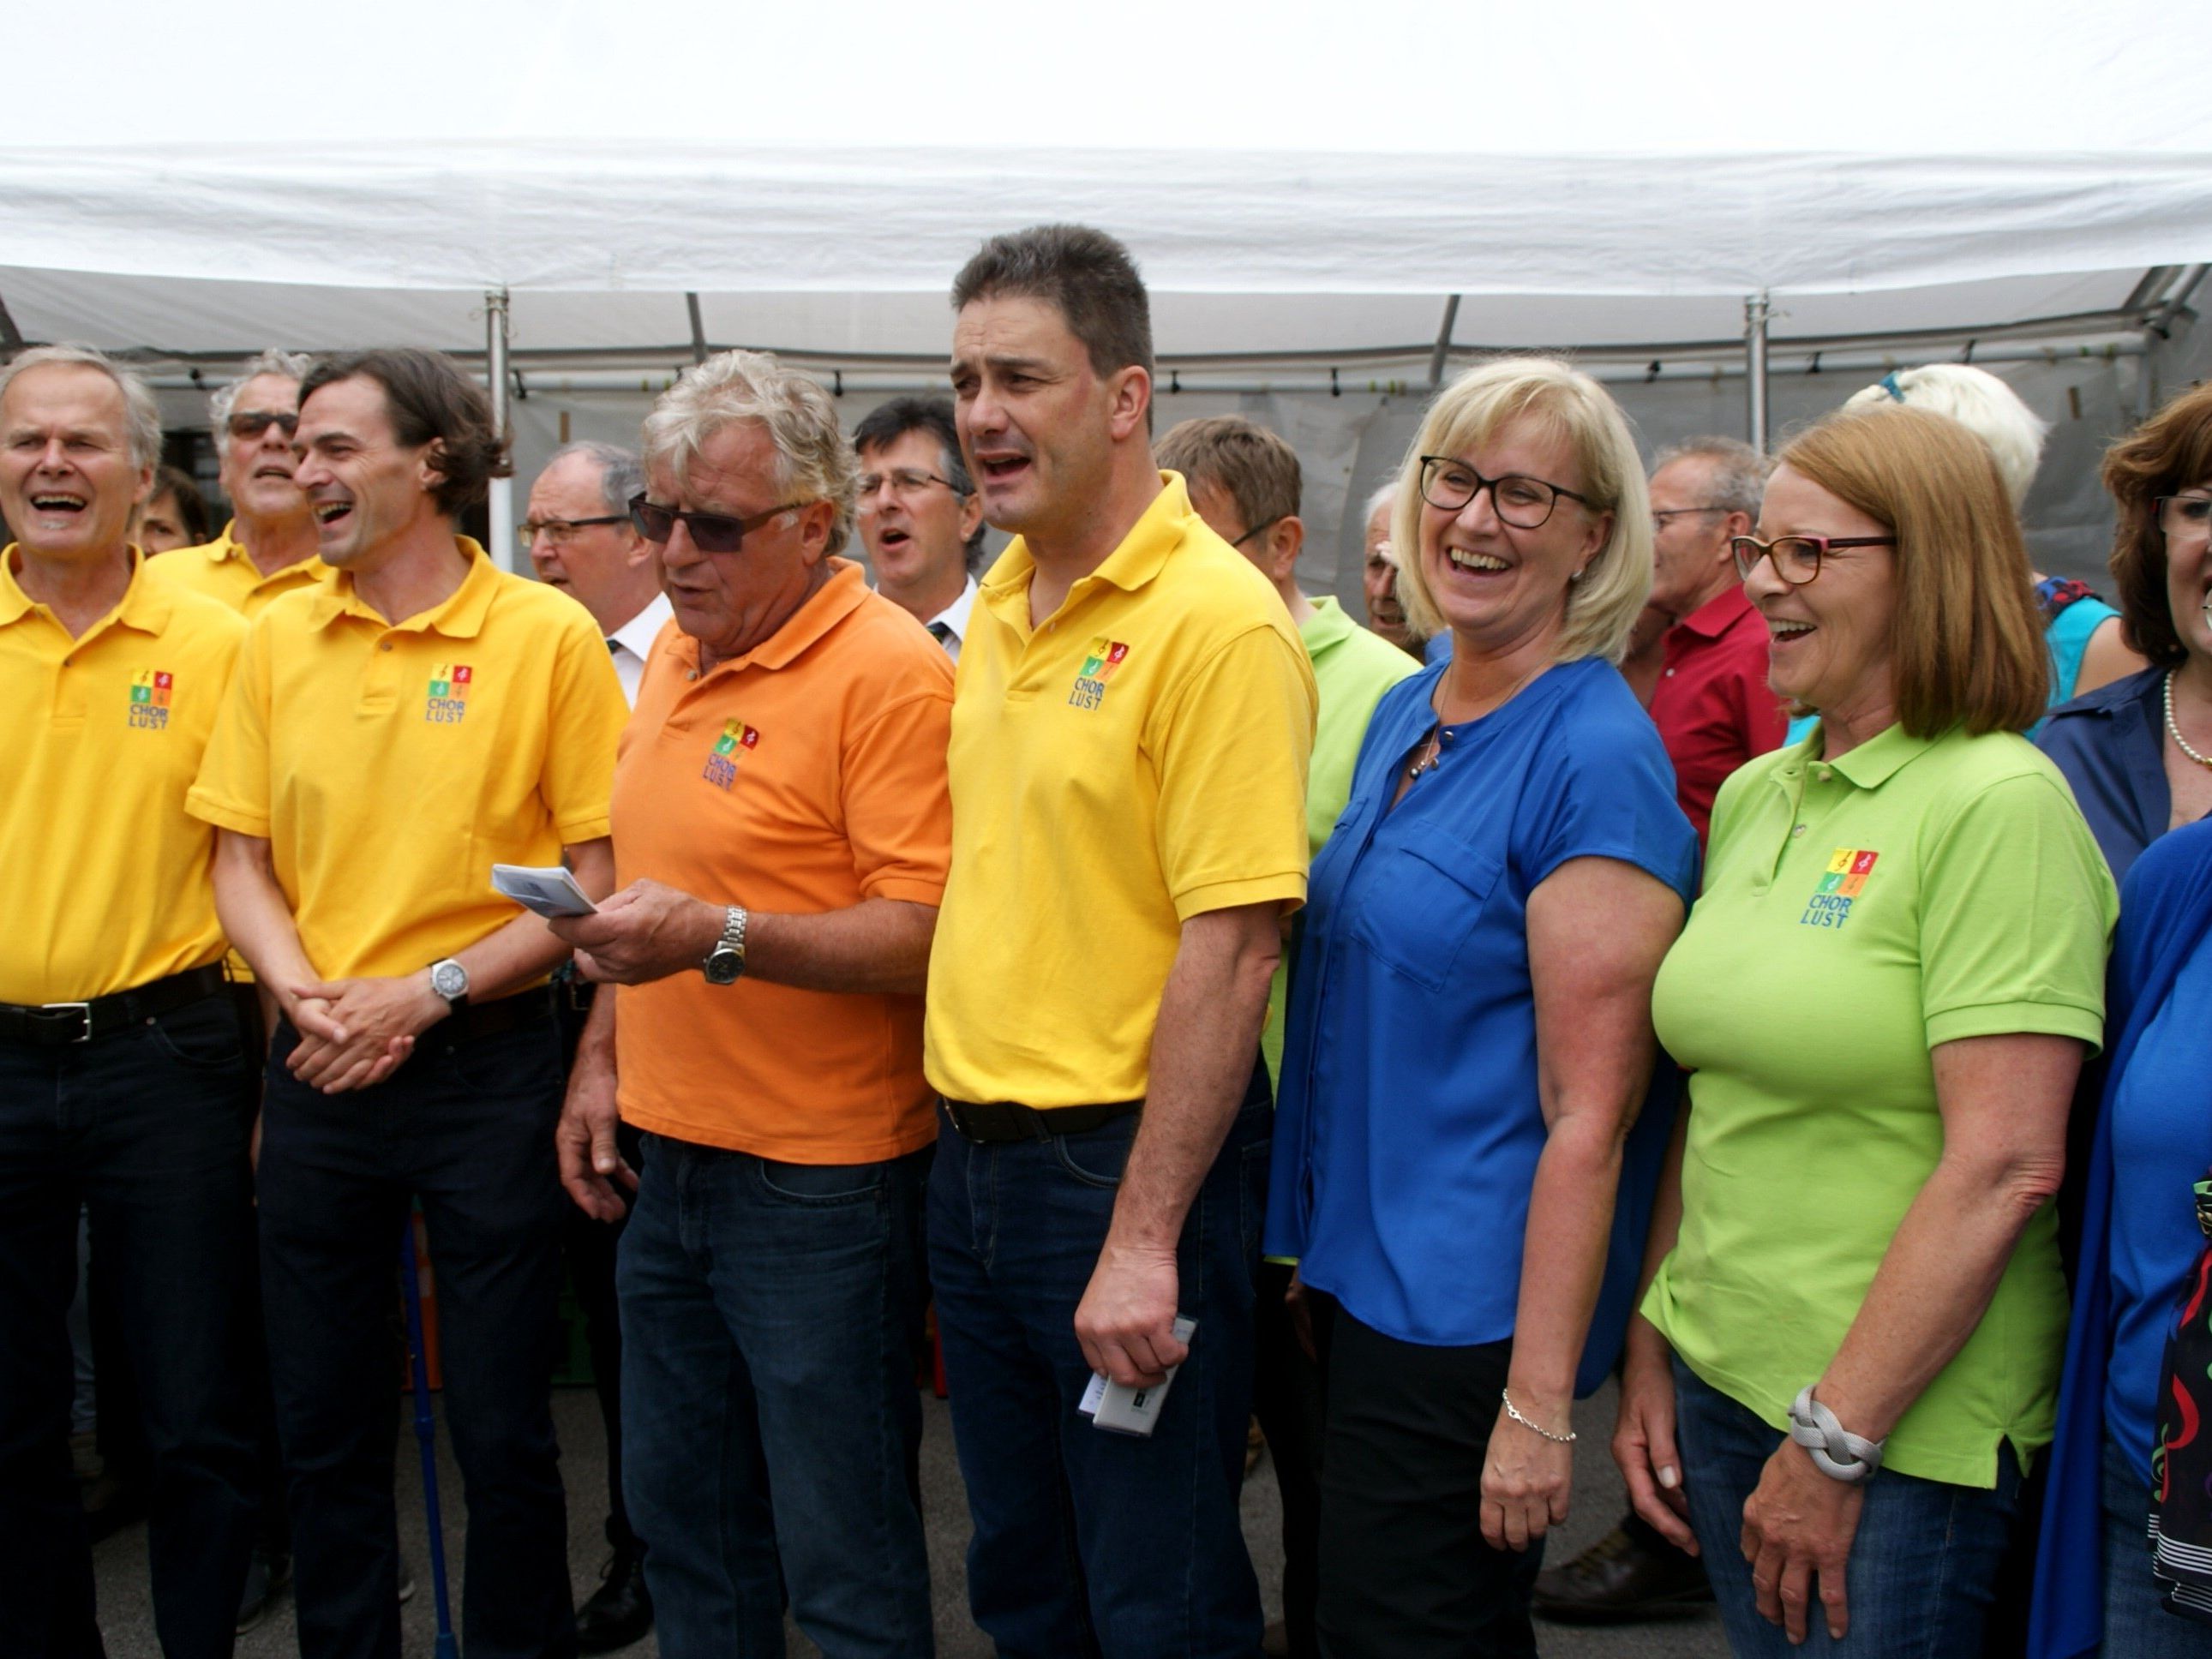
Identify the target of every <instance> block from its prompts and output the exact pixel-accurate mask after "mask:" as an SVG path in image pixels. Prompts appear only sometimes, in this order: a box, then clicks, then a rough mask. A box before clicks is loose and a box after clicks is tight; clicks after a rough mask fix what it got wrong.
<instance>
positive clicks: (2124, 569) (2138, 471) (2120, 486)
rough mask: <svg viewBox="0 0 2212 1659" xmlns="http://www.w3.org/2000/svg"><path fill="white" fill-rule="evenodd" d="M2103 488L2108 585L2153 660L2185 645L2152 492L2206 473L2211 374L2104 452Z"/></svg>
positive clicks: (2123, 622) (2211, 468)
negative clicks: (2115, 517) (2108, 524)
mask: <svg viewBox="0 0 2212 1659" xmlns="http://www.w3.org/2000/svg"><path fill="white" fill-rule="evenodd" d="M2104 477H2105V488H2106V489H2107V490H2109V491H2111V492H2112V501H2113V504H2114V505H2115V506H2116V507H2118V508H2119V521H2118V524H2116V525H2115V526H2113V528H2112V586H2114V587H2115V588H2116V589H2117V590H2118V593H2119V600H2120V628H2121V631H2122V632H2123V634H2124V635H2125V636H2126V639H2127V642H2128V643H2129V644H2130V645H2131V646H2133V647H2135V648H2136V650H2137V651H2139V652H2141V653H2142V655H2143V656H2144V657H2146V658H2148V659H2149V661H2150V663H2151V665H2152V666H2153V667H2155V668H2179V667H2180V666H2181V665H2182V663H2183V661H2184V660H2185V659H2186V658H2187V656H2188V654H2189V653H2188V651H2187V649H2186V648H2185V647H2184V646H2183V645H2182V643H2181V633H2180V630H2179V629H2176V628H2175V627H2174V625H2173V608H2172V605H2169V604H2168V603H2167V602H2166V538H2165V536H2164V535H2163V534H2161V533H2160V530H2159V527H2158V498H2159V497H2160V495H2172V494H2173V493H2174V492H2175V491H2176V490H2181V489H2194V488H2195V487H2196V486H2197V485H2198V484H2201V483H2205V482H2207V481H2208V480H2212V381H2208V382H2207V383H2206V384H2204V385H2203V386H2192V387H2191V388H2190V389H2189V390H2188V391H2186V392H2183V393H2182V394H2181V395H2180V396H2179V397H2178V398H2169V399H2168V400H2167V402H2166V406H2165V407H2164V408H2162V409H2160V410H2159V411H2158V413H2157V414H2155V415H2154V416H2151V417H2150V418H2149V419H2148V420H2147V421H2145V422H2143V423H2142V425H2141V426H2139V427H2137V428H2136V429H2135V430H2134V431H2132V432H2130V433H2129V434H2128V435H2127V436H2126V437H2124V438H2123V439H2121V440H2120V441H2118V443H2116V444H2114V445H2113V446H2112V447H2111V448H2110V449H2108V450H2106V452H2105V474H2104Z"/></svg>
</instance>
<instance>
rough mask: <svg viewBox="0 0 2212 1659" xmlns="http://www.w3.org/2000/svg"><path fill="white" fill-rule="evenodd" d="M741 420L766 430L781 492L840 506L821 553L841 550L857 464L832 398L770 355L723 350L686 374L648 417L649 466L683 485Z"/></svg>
mask: <svg viewBox="0 0 2212 1659" xmlns="http://www.w3.org/2000/svg"><path fill="white" fill-rule="evenodd" d="M742 421H751V422H756V423H757V424H758V425H760V426H763V427H764V428H767V430H768V435H769V441H770V442H772V443H773V444H775V453H776V469H775V471H776V479H775V485H776V493H777V494H778V495H782V496H784V497H785V498H786V499H787V500H788V499H791V498H793V497H796V498H797V500H798V501H799V503H802V504H803V503H805V502H806V501H827V502H829V504H830V506H831V507H835V508H836V518H835V519H834V520H832V521H831V523H830V526H829V544H828V546H827V548H826V549H825V551H828V552H830V553H837V552H842V550H843V549H844V546H845V544H846V542H847V541H848V539H849V538H851V535H852V532H853V507H854V502H855V501H856V500H857V499H858V496H859V492H860V459H859V457H857V456H856V455H855V454H854V453H853V446H852V444H851V443H850V442H849V441H848V440H847V439H846V436H845V433H844V428H842V426H840V425H839V424H838V421H837V410H836V405H835V404H832V403H831V402H830V401H829V393H828V392H824V391H823V389H822V386H821V385H820V383H819V382H817V381H816V380H812V379H811V378H810V377H809V376H807V375H805V374H800V373H799V370H797V369H795V368H785V367H784V366H783V365H782V364H781V363H780V362H777V361H776V359H775V356H774V354H773V353H770V352H766V351H720V352H716V353H715V354H714V356H711V357H709V358H708V359H707V361H706V362H703V363H699V364H696V365H695V366H694V367H692V368H687V369H685V370H684V374H683V377H682V378H681V379H680V380H678V381H677V382H676V384H675V385H674V386H671V387H669V389H668V390H667V391H665V392H662V393H661V394H660V401H659V402H658V403H656V404H653V413H651V414H650V415H648V416H646V417H645V464H646V465H647V466H659V465H665V466H666V467H668V469H669V470H670V471H672V472H674V473H675V475H676V478H677V482H678V483H683V482H684V479H685V477H686V475H687V474H688V473H689V472H690V466H691V463H692V461H693V460H694V459H696V458H697V456H698V453H699V449H700V447H701V446H702V444H704V443H705V442H706V441H707V440H708V439H709V438H711V437H713V436H714V434H715V433H717V432H719V431H720V430H721V429H722V428H724V427H726V426H732V425H735V424H737V423H738V422H742Z"/></svg>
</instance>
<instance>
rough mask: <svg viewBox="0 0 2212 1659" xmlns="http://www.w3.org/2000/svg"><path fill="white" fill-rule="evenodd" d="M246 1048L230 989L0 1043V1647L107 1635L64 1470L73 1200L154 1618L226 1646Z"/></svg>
mask: <svg viewBox="0 0 2212 1659" xmlns="http://www.w3.org/2000/svg"><path fill="white" fill-rule="evenodd" d="M252 1080H253V1068H252V1061H251V1060H249V1059H248V1058H247V1056H246V1044H245V1039H244V1036H243V1033H242V1032H241V1031H240V1027H239V1023H238V1015H237V1010H236V1006H235V1005H234V1003H233V1002H232V1001H231V1000H230V997H229V996H228V994H218V995H216V996H212V997H208V998H205V999H204V1000H200V1001H198V1002H193V1003H189V1004H187V1005H186V1006H184V1007H181V1008H178V1009H175V1010H173V1011H172V1012H168V1013H166V1014H163V1015H161V1017H160V1018H158V1019H156V1020H155V1021H154V1022H153V1023H152V1024H147V1025H143V1026H134V1027H131V1028H129V1029H127V1030H123V1031H120V1032H118V1033H117V1034H116V1035H114V1036H106V1037H103V1038H101V1039H100V1041H98V1042H88V1043H82V1044H77V1045H71V1046H68V1047H63V1048H33V1047H31V1046H29V1045H27V1044H19V1043H14V1042H0V1651H6V1652H10V1653H14V1652H21V1653H35V1654H40V1655H42V1656H65V1659H76V1656H82V1655H87V1654H97V1653H99V1652H100V1633H99V1631H98V1629H97V1628H96V1626H94V1618H93V1587H92V1553H91V1549H90V1547H89V1546H88V1544H87V1542H86V1537H85V1528H84V1513H83V1510H82V1507H81V1506H80V1504H79V1500H78V1496H77V1490H76V1480H74V1479H73V1478H72V1477H71V1474H70V1454H69V1432H70V1400H71V1396H72V1395H73V1392H74V1362H73V1360H72V1358H71V1353H70V1340H69V1328H68V1321H69V1309H70V1297H71V1292H72V1290H73V1287H74V1286H75V1285H76V1260H77V1217H78V1212H79V1209H80V1206H88V1207H89V1208H90V1210H91V1212H92V1225H93V1229H94V1232H95V1234H96V1235H97V1237H98V1240H99V1249H100V1255H101V1258H102V1260H101V1268H100V1270H101V1272H102V1273H105V1274H106V1275H108V1279H107V1283H108V1284H109V1285H110V1286H111V1287H112V1290H113V1291H114V1294H115V1297H116V1300H117V1304H118V1312H119V1315H120V1322H121V1324H122V1326H123V1328H124V1331H125V1338H126V1340H127V1342H128V1344H129V1352H130V1356H131V1367H132V1369H133V1370H134V1371H135V1373H136V1376H137V1387H138V1397H139V1404H140V1409H141V1411H142V1412H143V1416H144V1422H145V1431H146V1439H147V1443H148V1445H149V1449H150V1450H151V1452H152V1455H153V1476H154V1489H153V1495H152V1510H151V1513H150V1515H149V1522H148V1528H147V1532H148V1539H147V1543H148V1556H149V1565H150V1566H151V1568H152V1574H153V1585H154V1625H155V1631H156V1632H157V1633H158V1634H159V1636H160V1638H161V1648H162V1650H163V1652H165V1653H166V1654H167V1655H169V1656H170V1659H185V1656H195V1655H203V1654H208V1655H214V1654H221V1655H228V1653H229V1652H230V1650H231V1626H233V1624H234V1623H235V1622H236V1620H237V1617H238V1598H239V1594H240V1589H242V1588H243V1586H244V1584H245V1582H246V1558H247V1555H248V1553H250V1552H251V1550H252V1544H253V1525H254V1516H255V1512H256V1509H257V1504H256V1500H255V1492H256V1491H257V1487H258V1476H257V1474H256V1461H255V1455H254V1425H253V1419H252V1414H251V1412H250V1411H249V1409H248V1404H249V1401H250V1399H251V1389H250V1387H249V1386H248V1383H247V1378H246V1371H247V1369H248V1367H249V1366H250V1365H251V1364H252V1353H253V1344H252V1327H251V1324H250V1318H251V1307H252V1302H251V1295H252V1278H253V1199H252V1176H251V1172H250V1170H248V1167H247V1164H246V1140H247V1136H248V1134H249V1133H250V1131H251V1127H252V1117H253V1094H252Z"/></svg>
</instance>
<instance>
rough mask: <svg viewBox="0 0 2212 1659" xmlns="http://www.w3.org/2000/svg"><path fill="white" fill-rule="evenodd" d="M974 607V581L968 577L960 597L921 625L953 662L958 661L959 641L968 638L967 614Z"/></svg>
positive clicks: (971, 577)
mask: <svg viewBox="0 0 2212 1659" xmlns="http://www.w3.org/2000/svg"><path fill="white" fill-rule="evenodd" d="M974 608H975V578H974V577H973V576H970V577H969V579H968V585H967V586H964V587H963V588H962V589H961V590H960V597H959V598H958V599H955V600H953V601H952V603H951V604H950V605H946V606H945V609H944V610H942V611H939V612H938V613H937V614H936V615H935V616H933V617H931V618H930V619H929V620H928V621H927V622H926V623H923V624H922V626H923V627H924V628H927V629H928V630H929V631H930V632H931V633H933V634H934V635H937V642H938V643H939V645H941V646H943V647H945V654H946V655H947V656H949V657H951V659H952V660H953V661H955V662H958V661H959V660H960V641H963V640H964V639H966V638H967V637H968V613H969V611H971V610H973V609H974Z"/></svg>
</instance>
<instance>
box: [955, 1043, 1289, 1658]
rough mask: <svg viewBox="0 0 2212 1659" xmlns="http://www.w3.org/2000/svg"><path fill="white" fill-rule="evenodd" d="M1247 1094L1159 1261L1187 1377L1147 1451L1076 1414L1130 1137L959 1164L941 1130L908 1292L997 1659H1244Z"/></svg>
mask: <svg viewBox="0 0 2212 1659" xmlns="http://www.w3.org/2000/svg"><path fill="white" fill-rule="evenodd" d="M1136 1129H1137V1119H1136V1118H1135V1117H1134V1116H1129V1117H1122V1118H1118V1119H1115V1120H1114V1121H1111V1122H1109V1123H1106V1124H1103V1125H1102V1126H1100V1127H1097V1128H1095V1129H1091V1130H1086V1131H1084V1132H1082V1133H1075V1134H1048V1135H1043V1136H1042V1137H1041V1138H1039V1139H1035V1140H1019V1141H1010V1142H1005V1143H994V1144H991V1145H986V1146H978V1145H975V1144H972V1143H970V1142H969V1141H967V1140H965V1139H963V1138H962V1137H961V1135H960V1133H959V1132H958V1131H957V1130H956V1129H954V1128H953V1127H951V1121H950V1120H949V1119H948V1120H946V1121H945V1124H944V1127H943V1128H942V1130H941V1132H940V1133H939V1138H938V1151H937V1167H936V1168H935V1169H934V1170H933V1171H932V1172H931V1175H930V1187H929V1268H930V1282H931V1284H932V1285H933V1287H934V1289H935V1291H936V1293H937V1328H938V1332H939V1336H940V1338H941V1339H942V1340H943V1343H944V1346H945V1376H946V1380H947V1382H948V1383H949V1384H950V1386H951V1407H952V1433H953V1440H954V1443H955V1446H956V1447H957V1450H958V1452H959V1455H960V1473H961V1474H962V1476H963V1479H964V1480H966V1482H967V1487H968V1508H969V1514H970V1516H972V1517H973V1518H974V1521H975V1534H974V1537H973V1540H972V1541H971V1542H970V1543H969V1548H968V1600H969V1607H970V1609H971V1611H972V1612H973V1613H974V1615H975V1622H976V1624H977V1625H978V1626H981V1628H982V1630H983V1632H984V1633H985V1634H986V1635H987V1636H988V1637H990V1638H991V1639H992V1641H993V1642H994V1644H996V1645H997V1649H998V1651H999V1653H1000V1656H1001V1659H1086V1656H1087V1659H1097V1656H1100V1655H1104V1656H1106V1659H1154V1656H1160V1655H1169V1654H1172V1655H1176V1656H1178V1659H1251V1656H1253V1655H1255V1654H1256V1653H1257V1652H1258V1651H1259V1647H1260V1634H1261V1623H1260V1594H1259V1585H1258V1583H1257V1581H1256V1580H1255V1578H1254V1577H1253V1574H1252V1561H1251V1557H1250V1556H1249V1554H1247V1553H1246V1552H1245V1548H1244V1534H1243V1527H1242V1525H1241V1523H1240V1521H1239V1519H1238V1516H1237V1490H1238V1486H1239V1484H1240V1482H1241V1480H1242V1478H1243V1469H1244V1447H1245V1439H1246V1432H1247V1431H1248V1429H1249V1426H1250V1424H1251V1413H1252V1311H1253V1307H1252V1304H1253V1273H1254V1271H1255V1269H1256V1267H1258V1265H1259V1242H1260V1223H1261V1216H1262V1214H1263V1212H1265V1210H1266V1207H1267V1153H1268V1147H1269V1145H1270V1139H1269V1137H1270V1134H1271V1133H1272V1131H1273V1109H1272V1107H1271V1106H1270V1105H1269V1097H1268V1092H1267V1070H1266V1068H1265V1067H1264V1066H1262V1067H1259V1068H1256V1069H1255V1073H1254V1076H1253V1079H1252V1084H1251V1087H1250V1089H1249V1091H1248V1092H1247V1094H1246V1096H1245V1098H1244V1102H1243V1106H1242V1108H1241V1109H1239V1111H1238V1113H1237V1121H1236V1122H1235V1123H1234V1124H1233V1125H1232V1126H1231V1129H1230V1131H1229V1135H1228V1138H1227V1139H1226V1140H1225V1142H1224V1144H1223V1146H1222V1148H1221V1152H1220V1153H1219V1155H1218V1157H1217V1158H1215V1159H1214V1162H1213V1167H1212V1169H1211V1170H1208V1171H1207V1173H1206V1180H1205V1182H1204V1184H1203V1185H1202V1186H1201V1187H1200V1189H1199V1194H1198V1197H1197V1200H1195V1201H1194V1203H1193V1204H1192V1206H1191V1208H1190V1213H1189V1214H1188V1217H1186V1218H1185V1219H1184V1222H1183V1231H1182V1238H1181V1240H1180V1241H1179V1242H1178V1243H1177V1246H1176V1273H1177V1278H1178V1280H1179V1285H1178V1288H1179V1292H1180V1306H1181V1309H1182V1312H1183V1313H1185V1314H1187V1315H1188V1316H1191V1317H1192V1318H1194V1319H1195V1320H1196V1321H1197V1322H1198V1331H1197V1334H1196V1335H1194V1337H1193V1338H1192V1339H1191V1349H1190V1358H1188V1360H1186V1361H1185V1362H1184V1363H1183V1365H1182V1370H1179V1371H1178V1372H1176V1381H1175V1386H1174V1389H1173V1392H1172V1393H1170V1395H1169V1397H1168V1401H1167V1404H1166V1405H1165V1406H1164V1407H1163V1408H1162V1409H1161V1412H1160V1414H1159V1419H1158V1424H1157V1425H1156V1427H1155V1429H1154V1431H1153V1433H1152V1437H1151V1438H1150V1439H1133V1438H1130V1437H1127V1436H1123V1435H1117V1434H1111V1433H1108V1432H1106V1431H1103V1430H1100V1429H1097V1428H1095V1427H1093V1426H1092V1425H1091V1420H1090V1419H1088V1418H1085V1417H1084V1416H1083V1415H1081V1414H1080V1413H1079V1412H1078V1411H1077V1409H1076V1406H1077V1402H1078V1401H1079V1400H1080V1399H1081V1398H1082V1395H1083V1391H1084V1389H1085V1386H1086V1385H1087V1384H1088V1383H1090V1381H1091V1368H1090V1366H1089V1365H1087V1364H1085V1363H1084V1358H1083V1351H1082V1348H1081V1346H1079V1344H1078V1343H1077V1341H1076V1339H1075V1310H1076V1305H1077V1304H1078V1303H1079V1302H1080V1301H1081V1300H1082V1298H1083V1292H1084V1289H1085V1286H1086V1285H1089V1284H1090V1282H1091V1273H1092V1271H1093V1270H1094V1269H1095V1268H1096V1267H1097V1265H1098V1252H1099V1249H1100V1247H1101V1246H1102V1245H1103V1243H1105V1239H1106V1229H1107V1225H1108V1224H1109V1222H1110V1221H1111V1219H1112V1218H1113V1212H1114V1201H1115V1193H1116V1191H1117V1190H1118V1188H1120V1185H1121V1170H1122V1166H1123V1164H1125V1162H1126V1161H1127V1158H1128V1154H1129V1146H1130V1144H1131V1142H1132V1140H1133V1139H1134V1138H1135V1134H1136Z"/></svg>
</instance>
